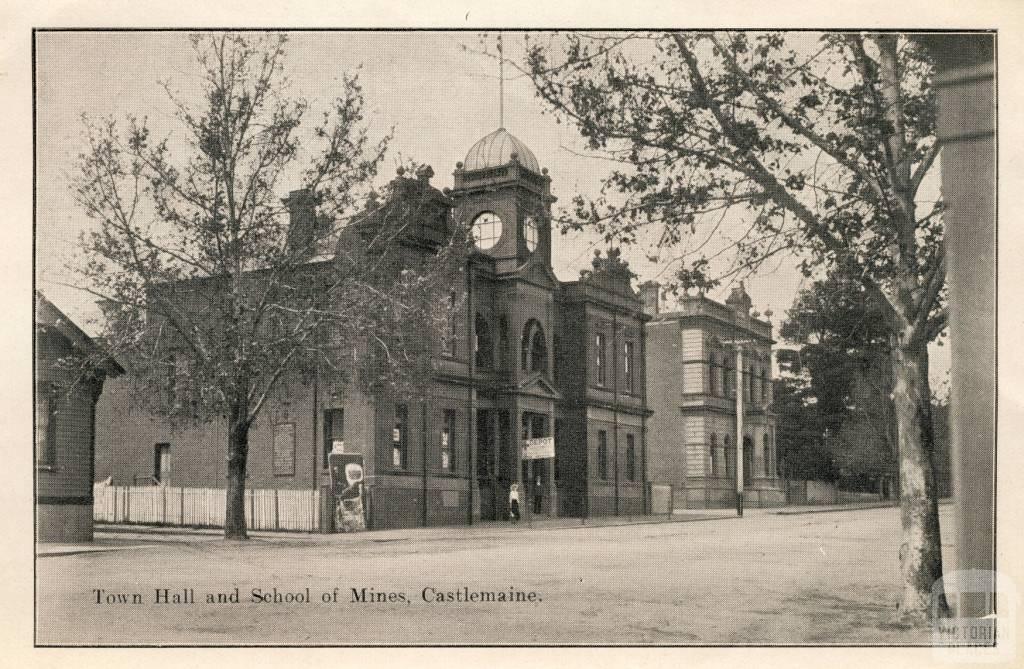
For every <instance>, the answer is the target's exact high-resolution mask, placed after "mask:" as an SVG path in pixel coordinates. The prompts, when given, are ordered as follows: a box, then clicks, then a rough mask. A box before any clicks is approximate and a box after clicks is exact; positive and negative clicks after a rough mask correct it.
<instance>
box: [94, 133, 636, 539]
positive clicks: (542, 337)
mask: <svg viewBox="0 0 1024 669" xmlns="http://www.w3.org/2000/svg"><path fill="white" fill-rule="evenodd" d="M432 176H433V171H432V170H431V169H430V168H429V167H426V168H422V169H421V170H419V171H418V172H417V174H416V175H404V174H402V173H400V174H399V176H398V178H397V180H396V182H395V186H396V188H395V189H394V192H395V193H396V194H397V196H398V197H413V198H420V199H423V200H424V201H427V202H429V203H432V204H431V206H427V207H417V208H416V209H417V210H418V211H420V212H421V214H420V216H421V218H422V221H419V222H416V223H415V224H413V225H409V226H406V232H403V237H402V238H401V240H400V243H401V244H402V246H403V248H402V254H403V255H402V257H403V258H405V257H408V258H410V260H412V261H414V259H415V254H417V253H420V254H422V253H430V252H433V251H434V250H436V248H437V243H438V242H439V241H441V240H444V239H445V238H446V233H447V232H449V230H446V226H450V225H452V224H453V222H455V221H465V222H467V223H471V224H472V229H473V236H474V240H475V242H476V249H475V251H474V252H473V253H471V254H470V257H469V258H468V260H467V265H466V270H467V271H465V272H463V273H462V274H461V275H459V276H454V277H452V284H451V285H452V291H453V294H454V295H455V296H456V297H459V296H461V297H464V298H465V299H464V300H460V301H459V303H461V304H464V305H465V308H463V309H461V310H460V313H459V315H458V317H457V318H456V319H455V322H453V324H452V332H453V333H454V335H455V336H454V338H453V339H452V340H451V341H450V343H448V344H447V345H444V346H442V345H441V344H440V343H439V344H438V345H437V346H436V350H435V352H434V362H435V370H436V371H435V375H434V378H432V379H431V385H430V389H429V392H428V393H427V398H426V399H424V400H408V399H403V398H400V397H387V396H383V395H378V396H367V395H365V394H363V393H361V392H359V391H358V390H356V389H355V388H354V386H351V385H350V386H344V387H343V386H341V385H340V384H338V383H336V379H334V378H332V377H331V376H330V375H328V374H324V375H321V376H320V377H319V378H317V379H315V380H313V381H312V382H311V383H310V384H307V385H305V386H296V385H294V384H293V385H291V386H290V387H289V388H290V390H289V394H288V395H287V396H283V397H277V398H275V399H274V401H273V402H271V403H269V404H268V405H267V406H266V407H265V410H264V412H263V413H262V414H261V416H260V418H259V419H258V420H257V423H256V425H255V426H254V429H253V430H252V431H251V432H250V444H249V457H248V474H249V477H248V482H247V485H248V486H249V487H250V488H278V489H306V490H316V489H318V487H319V486H320V485H321V484H322V483H323V482H324V480H325V477H326V476H327V464H328V461H327V456H328V454H329V453H330V452H331V451H332V450H333V451H335V452H343V453H346V454H348V453H355V454H361V455H362V456H363V458H364V467H365V480H364V482H365V490H366V508H367V512H366V513H367V521H368V525H369V526H370V527H371V528H392V527H411V526H425V525H443V524H460V523H470V522H474V521H477V520H489V519H490V520H496V519H505V518H507V517H508V498H509V488H510V486H511V484H513V483H516V482H519V483H520V486H521V489H522V490H523V491H524V493H525V494H524V500H523V501H524V505H526V506H528V507H529V508H530V509H534V508H536V509H538V510H539V511H538V513H539V514H541V515H544V516H556V515H570V516H585V515H605V514H622V515H625V514H642V513H645V511H646V509H647V498H646V489H647V488H646V480H647V477H646V473H645V472H646V467H647V456H646V442H645V421H646V420H647V417H648V415H649V411H648V409H647V406H646V397H645V389H646V383H645V359H646V358H645V343H644V323H645V321H646V320H647V316H646V315H644V313H643V308H642V303H641V301H640V299H639V296H638V295H637V294H636V293H635V292H634V291H633V290H632V288H631V287H630V274H629V272H628V270H627V268H626V266H625V263H623V262H621V261H620V260H619V258H618V255H617V254H615V253H612V254H611V255H610V256H609V257H604V258H597V259H595V262H594V268H593V271H590V272H587V273H585V276H583V277H581V278H580V280H578V281H573V282H568V283H562V282H560V281H559V280H558V279H557V278H556V277H555V275H554V272H553V270H552V268H551V247H552V235H551V217H550V210H551V203H552V202H554V200H555V198H554V197H553V196H552V195H551V189H550V184H551V178H550V177H549V176H548V174H547V170H546V169H541V168H540V166H539V163H538V161H537V159H536V157H535V156H534V154H533V153H532V152H531V151H530V150H529V149H528V148H527V147H526V146H525V145H523V144H522V142H520V141H519V140H518V139H516V138H515V137H513V136H512V135H511V134H509V133H508V132H507V131H506V130H504V129H499V130H497V131H495V132H493V133H491V134H489V135H487V136H486V137H484V138H483V139H481V140H480V141H479V142H477V143H476V144H475V145H474V146H473V147H472V148H471V149H470V150H469V152H468V154H467V156H466V159H465V161H464V162H462V163H459V164H458V165H457V167H456V170H455V174H454V187H453V188H452V189H451V190H447V189H446V190H445V192H441V191H439V190H437V189H436V188H434V187H433V186H431V185H430V179H431V177H432ZM303 194H304V191H295V192H293V193H292V194H291V195H290V196H289V198H288V200H287V202H288V204H289V209H290V211H291V225H292V227H293V228H294V227H295V226H297V225H302V224H304V222H308V221H309V220H312V219H313V217H312V214H311V209H310V207H312V204H311V199H310V198H308V197H305V196H304V195H303ZM373 224H374V221H373V217H372V216H370V217H368V218H367V219H365V220H363V221H362V223H360V224H359V225H373ZM115 385H116V391H115V392H110V393H108V394H105V396H104V398H103V400H102V401H101V411H100V418H99V428H98V429H99V438H98V444H99V454H98V459H97V472H96V477H97V478H98V479H103V478H106V477H108V476H109V477H112V478H113V482H114V483H115V484H118V485H126V484H135V483H137V482H138V483H159V484H163V485H168V484H169V485H173V486H185V487H218V488H219V487H224V486H225V484H226V467H225V462H224V459H225V452H226V428H225V426H224V425H223V424H222V422H214V423H210V424H208V425H205V426H197V427H184V428H178V429H175V428H174V427H173V426H172V425H171V424H170V423H169V422H167V421H164V420H161V419H159V418H157V417H154V416H150V415H146V414H144V413H142V412H141V411H140V410H138V409H137V408H133V407H132V406H131V405H130V403H129V401H128V400H127V396H126V392H127V391H126V390H125V389H124V388H123V386H125V385H126V384H122V383H117V384H115ZM547 437H553V438H554V446H553V448H554V457H548V458H542V459H530V460H527V459H524V457H523V456H524V453H523V449H522V446H523V444H524V442H525V441H526V440H529V439H538V438H539V439H541V440H543V439H544V438H547ZM540 446H541V447H542V448H543V447H544V446H545V443H544V442H543V441H542V442H541V444H540ZM527 496H528V499H527ZM538 498H539V499H538ZM535 505H536V506H535Z"/></svg>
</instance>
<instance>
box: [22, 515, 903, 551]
mask: <svg viewBox="0 0 1024 669" xmlns="http://www.w3.org/2000/svg"><path fill="white" fill-rule="evenodd" d="M892 506H893V504H892V503H889V502H877V503H863V504H847V505H830V506H799V507H793V506H788V507H774V508H765V509H760V508H748V509H745V510H744V514H745V515H747V516H755V517H756V516H762V515H780V516H788V515H797V514H809V513H836V512H845V511H861V510H867V509H877V508H887V507H892ZM733 519H737V516H736V511H735V509H731V508H727V509H676V510H675V511H674V512H673V513H672V514H671V515H657V516H611V517H599V518H586V519H580V518H538V519H533V520H528V519H523V520H520V521H519V522H517V523H511V522H507V521H483V522H478V523H474V524H473V525H469V526H466V525H457V526H441V527H415V528H407V529H396V530H373V531H369V532H354V533H347V534H346V533H332V534H320V533H312V532H283V531H265V530H250V531H249V538H250V540H251V541H254V542H259V543H270V544H277V543H280V544H303V545H312V544H335V543H390V542H397V541H409V540H416V541H457V540H460V539H479V538H482V537H487V536H500V535H503V534H507V533H513V532H536V531H571V530H585V529H588V528H605V527H619V526H629V525H652V524H664V523H687V522H695V521H710V520H733ZM94 532H95V540H94V541H93V542H92V543H87V544H38V545H37V546H36V555H37V556H38V557H57V556H64V555H76V554H83V553H97V552H105V551H117V550H129V549H140V548H147V547H154V546H159V545H161V544H168V543H196V542H206V541H219V540H222V539H223V537H224V533H223V530H221V529H220V528H216V527H176V526H168V525H121V524H106V523H97V524H96V525H95V529H94Z"/></svg>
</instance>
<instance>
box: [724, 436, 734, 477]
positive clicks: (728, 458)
mask: <svg viewBox="0 0 1024 669" xmlns="http://www.w3.org/2000/svg"><path fill="white" fill-rule="evenodd" d="M729 443H730V440H729V435H725V437H724V438H723V439H722V444H723V445H724V448H723V449H722V455H723V456H724V457H723V458H722V459H723V460H724V461H725V462H724V464H725V471H724V472H723V474H725V476H729V475H730V474H732V471H733V469H732V451H731V450H730V449H729Z"/></svg>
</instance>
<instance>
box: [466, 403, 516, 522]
mask: <svg viewBox="0 0 1024 669" xmlns="http://www.w3.org/2000/svg"><path fill="white" fill-rule="evenodd" d="M510 427H511V426H510V425H509V414H508V412H507V411H502V410H499V409H478V410H477V413H476V449H477V450H476V480H477V486H478V488H479V490H480V519H481V520H507V519H508V492H509V487H510V485H511V484H512V483H514V482H515V480H516V476H515V473H516V472H515V468H516V464H515V463H516V454H515V451H513V450H512V444H511V443H510V440H509V436H510V432H511V430H510Z"/></svg>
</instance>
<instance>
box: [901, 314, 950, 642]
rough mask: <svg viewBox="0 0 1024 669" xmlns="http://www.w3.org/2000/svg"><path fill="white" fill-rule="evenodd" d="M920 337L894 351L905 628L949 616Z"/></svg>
mask: <svg viewBox="0 0 1024 669" xmlns="http://www.w3.org/2000/svg"><path fill="white" fill-rule="evenodd" d="M915 334H916V333H914V332H913V331H907V332H904V333H903V336H902V337H900V338H899V341H898V342H897V344H896V345H895V346H893V349H892V364H893V378H894V380H895V383H894V386H893V395H894V398H893V401H894V406H895V410H896V423H897V442H898V445H899V490H900V510H901V515H902V524H903V543H902V545H901V546H900V551H899V554H900V570H901V572H902V575H903V593H902V596H901V597H900V603H899V608H898V613H897V621H898V622H901V623H904V624H921V623H924V622H927V621H928V620H929V619H930V618H931V617H932V616H933V615H937V616H939V617H947V616H948V615H949V608H948V605H947V603H946V596H945V592H944V591H943V589H942V587H941V584H939V583H938V581H939V579H941V578H942V539H941V536H940V533H939V505H938V494H937V493H938V490H937V489H936V486H935V469H934V465H933V459H934V458H933V449H934V439H933V437H932V422H931V402H930V398H931V394H930V391H929V387H928V349H927V343H925V342H924V341H921V340H922V339H923V338H922V337H917V336H915Z"/></svg>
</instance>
